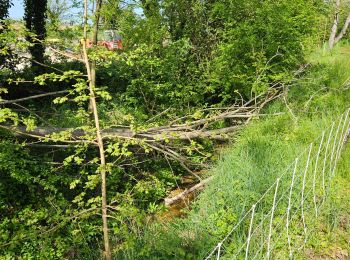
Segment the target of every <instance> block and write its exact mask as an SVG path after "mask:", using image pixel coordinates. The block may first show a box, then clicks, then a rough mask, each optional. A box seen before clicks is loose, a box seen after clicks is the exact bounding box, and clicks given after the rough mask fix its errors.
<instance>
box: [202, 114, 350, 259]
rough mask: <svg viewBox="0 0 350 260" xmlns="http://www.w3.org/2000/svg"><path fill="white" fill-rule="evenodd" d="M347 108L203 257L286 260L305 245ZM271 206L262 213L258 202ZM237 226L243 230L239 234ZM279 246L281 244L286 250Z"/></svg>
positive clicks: (345, 126) (346, 123) (342, 136)
mask: <svg viewBox="0 0 350 260" xmlns="http://www.w3.org/2000/svg"><path fill="white" fill-rule="evenodd" d="M349 113H350V108H349V109H347V110H346V112H344V113H343V114H342V115H341V116H340V118H338V119H337V120H335V121H334V122H333V123H332V124H331V125H330V126H329V127H328V128H327V129H325V130H324V131H323V132H322V135H321V136H319V137H318V138H317V139H316V140H315V141H314V142H313V143H311V144H310V145H309V147H308V148H307V149H306V150H305V151H303V152H301V153H299V156H298V157H297V158H296V159H295V161H294V162H293V163H292V164H291V165H290V166H289V167H287V168H286V170H285V171H284V172H282V173H281V174H280V176H279V177H278V178H277V179H276V181H274V183H273V184H272V185H271V186H270V187H269V188H268V189H267V190H266V191H265V193H264V194H263V195H262V196H261V197H260V198H259V199H258V200H257V201H256V203H255V204H254V205H252V207H251V208H250V209H249V210H248V211H247V212H246V213H245V214H244V216H243V217H242V218H241V219H239V220H238V221H237V224H236V225H235V226H234V227H233V228H232V229H231V230H230V232H228V234H227V235H226V236H225V237H224V238H223V239H222V240H221V241H220V242H218V244H217V245H216V247H215V248H213V249H212V250H211V251H210V253H209V254H208V256H207V257H206V260H207V259H217V260H219V259H271V258H273V259H288V258H289V259H292V258H293V256H294V255H295V254H296V253H297V252H299V251H300V250H302V249H303V248H304V247H305V244H306V242H307V240H308V236H309V234H310V230H309V227H310V226H312V225H311V223H312V222H313V221H314V220H315V219H317V217H318V216H319V212H320V209H321V207H322V205H323V203H324V201H325V200H326V198H327V196H328V193H329V189H330V186H331V181H332V178H333V177H334V173H335V169H336V166H337V162H338V160H339V158H340V155H341V152H342V149H343V147H344V145H345V143H346V141H347V139H348V137H349V135H350V114H349ZM267 203H268V204H269V205H271V208H270V210H269V211H268V212H266V207H264V206H263V205H266V204H267ZM242 230H245V232H244V233H242ZM285 248H287V249H288V250H287V253H286V250H285Z"/></svg>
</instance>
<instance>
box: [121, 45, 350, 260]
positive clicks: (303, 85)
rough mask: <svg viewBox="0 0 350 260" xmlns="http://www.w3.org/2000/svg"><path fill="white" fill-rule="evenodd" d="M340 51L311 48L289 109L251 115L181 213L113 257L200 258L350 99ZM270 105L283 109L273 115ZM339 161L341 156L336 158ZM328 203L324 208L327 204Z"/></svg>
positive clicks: (347, 50) (348, 63)
mask: <svg viewBox="0 0 350 260" xmlns="http://www.w3.org/2000/svg"><path fill="white" fill-rule="evenodd" d="M346 54H350V47H349V46H340V47H337V48H336V49H335V50H334V51H333V52H332V53H328V52H323V51H319V52H317V53H314V54H313V55H310V58H309V60H310V62H311V67H310V68H309V69H308V70H307V71H306V72H305V73H304V74H303V75H302V76H301V77H300V78H299V79H297V80H296V81H295V82H294V83H293V85H292V86H290V88H289V91H288V94H287V98H286V101H287V102H288V107H289V109H288V108H287V106H286V104H285V101H284V100H282V99H281V100H277V101H275V102H274V103H273V104H270V105H269V106H268V107H267V108H266V109H265V111H264V113H267V114H271V116H268V117H265V118H261V119H257V120H255V121H253V122H252V123H251V124H250V125H249V126H248V127H246V128H245V129H244V130H243V131H241V132H240V133H239V134H237V135H236V136H235V138H234V140H233V142H232V145H231V148H229V149H226V150H225V154H224V155H223V156H222V157H221V158H220V159H219V160H218V162H217V164H216V166H215V167H213V169H212V170H211V171H210V172H209V173H208V175H214V176H215V178H214V180H213V181H212V182H211V183H210V185H208V187H207V188H206V189H205V190H204V191H203V192H202V193H201V194H200V195H199V196H198V199H197V200H196V201H195V202H194V204H193V205H192V209H191V210H190V211H189V212H188V214H187V217H186V218H183V219H177V220H175V221H173V222H171V223H166V224H164V223H155V224H152V225H149V226H148V227H147V228H146V229H145V231H144V234H143V235H142V236H140V237H139V238H138V239H136V241H133V242H132V243H131V244H130V245H129V246H126V247H125V248H124V250H121V251H120V252H119V253H121V254H116V257H117V258H118V259H120V258H127V259H203V258H205V256H206V255H207V254H208V252H209V251H210V250H211V249H212V248H213V247H214V246H215V245H216V243H217V242H218V241H219V240H220V239H221V238H223V237H224V236H225V235H226V234H227V233H228V232H229V230H231V229H232V227H233V226H234V225H235V224H236V223H237V221H238V220H239V219H240V217H241V216H242V214H243V213H244V212H246V211H247V210H248V209H249V208H250V207H251V206H252V205H253V203H254V202H255V201H256V200H257V199H258V198H259V197H260V196H261V195H262V194H263V193H264V192H265V190H266V189H267V188H268V187H270V185H271V184H272V183H273V182H274V181H275V179H276V178H277V177H278V176H279V175H280V174H281V173H282V172H283V171H284V170H285V169H286V167H287V166H288V165H290V164H291V163H292V162H293V161H294V159H295V157H296V156H297V155H298V154H299V153H300V151H303V150H305V149H307V147H308V145H309V144H310V143H311V142H312V141H314V140H315V139H316V138H317V137H319V136H320V135H321V133H322V130H323V129H325V128H326V127H328V126H329V125H330V123H331V122H332V120H333V119H334V118H336V117H338V116H339V115H340V114H341V113H342V112H344V111H345V109H346V108H347V107H349V104H350V90H349V89H348V88H347V87H346V86H345V87H344V85H346V82H347V81H348V79H349V78H350V59H348V58H347V55H346ZM277 112H278V113H280V112H283V113H284V114H282V115H279V116H274V115H273V114H274V113H277ZM348 150H349V149H348ZM348 150H347V153H349V151H348ZM345 163H347V162H345V160H344V161H343V162H342V163H341V165H343V164H345ZM339 168H340V169H342V168H344V171H345V169H346V167H343V166H340V167H339ZM339 171H341V170H339ZM340 175H341V176H342V175H343V173H340ZM340 182H341V181H340ZM344 182H345V181H344ZM344 182H343V184H344ZM345 183H346V182H345ZM340 187H343V186H342V184H340ZM338 190H339V191H341V190H342V189H338ZM331 200H333V197H332V198H331ZM331 205H333V204H332V203H331ZM327 210H328V211H331V210H330V208H329V206H327V205H326V206H325V211H326V212H327ZM325 216H327V214H326V215H325ZM327 234H328V232H327ZM241 238H242V239H243V238H244V235H243V233H242V237H241ZM315 239H316V241H317V237H315ZM236 242H237V241H236ZM233 246H234V245H233ZM321 248H322V246H320V245H318V244H317V243H315V245H314V246H313V250H314V252H315V253H318V252H321V251H320V250H319V249H321Z"/></svg>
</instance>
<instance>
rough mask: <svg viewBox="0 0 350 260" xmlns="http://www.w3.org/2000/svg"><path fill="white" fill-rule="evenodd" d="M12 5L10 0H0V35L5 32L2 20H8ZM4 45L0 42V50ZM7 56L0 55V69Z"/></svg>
mask: <svg viewBox="0 0 350 260" xmlns="http://www.w3.org/2000/svg"><path fill="white" fill-rule="evenodd" d="M11 5H12V3H11V1H10V0H2V1H1V2H0V34H1V33H3V32H4V30H6V24H5V23H4V22H3V20H4V19H6V18H8V15H9V9H10V7H11ZM4 46H5V45H4V44H3V43H1V42H0V50H1V49H2V48H3V47H4ZM7 56H8V55H7V54H6V55H5V54H3V53H2V54H0V67H2V65H4V64H5V60H6V58H7Z"/></svg>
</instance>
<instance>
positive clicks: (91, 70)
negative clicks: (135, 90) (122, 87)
mask: <svg viewBox="0 0 350 260" xmlns="http://www.w3.org/2000/svg"><path fill="white" fill-rule="evenodd" d="M101 3H102V0H98V1H97V2H96V10H95V23H94V32H93V41H92V43H93V45H96V43H97V32H98V22H99V17H100V8H101ZM87 19H88V0H84V44H83V52H84V60H85V66H86V70H87V74H88V79H89V91H90V105H91V108H92V112H93V117H94V121H95V128H96V140H97V144H98V148H99V152H100V174H101V197H102V207H101V211H102V229H103V241H104V257H105V259H107V260H111V259H112V254H111V248H110V245H109V234H108V219H107V181H106V175H107V170H106V156H105V151H104V147H103V139H102V134H101V128H100V121H99V115H98V110H97V104H96V95H95V88H96V62H95V61H93V62H92V63H90V61H89V57H88V54H87Z"/></svg>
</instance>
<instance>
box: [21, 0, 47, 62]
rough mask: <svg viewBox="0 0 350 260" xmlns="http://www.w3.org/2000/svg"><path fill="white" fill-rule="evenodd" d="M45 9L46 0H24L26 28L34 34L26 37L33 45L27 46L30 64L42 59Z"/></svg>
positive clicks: (44, 35)
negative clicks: (30, 58) (30, 57)
mask: <svg viewBox="0 0 350 260" xmlns="http://www.w3.org/2000/svg"><path fill="white" fill-rule="evenodd" d="M46 9H47V0H25V12H24V20H25V25H26V28H27V29H28V30H29V31H30V32H32V33H34V34H35V36H34V37H28V38H27V40H28V41H29V42H31V43H32V44H33V45H32V46H31V47H30V48H29V51H30V53H31V55H32V59H33V62H32V65H34V66H35V65H36V63H35V62H40V63H42V62H43V61H44V52H45V47H44V45H43V40H44V39H45V37H46V28H45V23H46Z"/></svg>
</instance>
